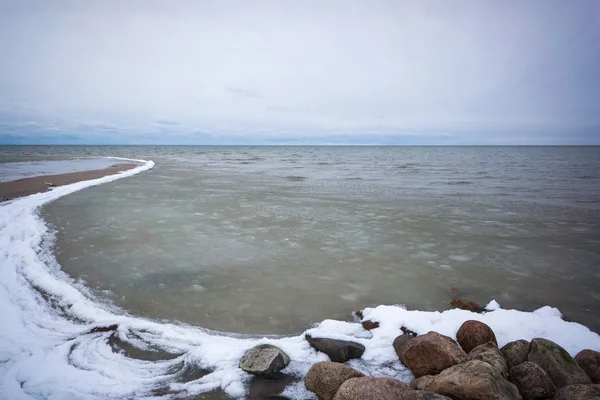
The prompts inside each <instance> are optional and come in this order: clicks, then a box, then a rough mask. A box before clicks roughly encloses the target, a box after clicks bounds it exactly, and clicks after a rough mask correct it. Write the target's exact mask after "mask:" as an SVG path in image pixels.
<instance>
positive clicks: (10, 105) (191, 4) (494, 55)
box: [0, 0, 600, 144]
mask: <svg viewBox="0 0 600 400" xmlns="http://www.w3.org/2000/svg"><path fill="white" fill-rule="evenodd" d="M0 142H1V143H119V144H121V143H122V144H125V143H132V144H138V143H140V144H141V143H148V144H150V143H156V144H163V143H164V144H218V143H220V144H259V143H296V144H300V143H308V144H310V143H348V144H355V143H365V144H374V143H380V144H600V1H598V0H590V1H584V0H573V1H569V0H564V1H552V0H541V1H506V0H502V1H500V0H498V1H485V0H474V1H445V0H440V1H406V2H405V1H323V0H320V1H314V2H313V1H272V2H270V1H245V0H243V1H242V0H239V1H218V2H217V1H183V0H177V1H106V0H103V1H91V0H90V1H72V2H70V1H39V2H33V1H18V0H14V1H6V0H0Z"/></svg>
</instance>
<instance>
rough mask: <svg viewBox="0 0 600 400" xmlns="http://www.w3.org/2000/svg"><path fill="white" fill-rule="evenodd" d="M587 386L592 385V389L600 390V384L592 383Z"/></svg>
mask: <svg viewBox="0 0 600 400" xmlns="http://www.w3.org/2000/svg"><path fill="white" fill-rule="evenodd" d="M587 386H588V387H591V388H592V389H596V390H597V391H599V392H600V384H597V383H592V384H591V385H587Z"/></svg>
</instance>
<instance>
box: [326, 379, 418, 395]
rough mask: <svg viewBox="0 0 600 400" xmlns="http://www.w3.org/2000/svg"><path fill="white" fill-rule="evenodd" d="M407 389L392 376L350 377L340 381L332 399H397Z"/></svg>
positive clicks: (404, 384)
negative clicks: (340, 384)
mask: <svg viewBox="0 0 600 400" xmlns="http://www.w3.org/2000/svg"><path fill="white" fill-rule="evenodd" d="M407 390H408V385H406V383H404V382H402V381H399V380H397V379H392V378H374V377H372V376H365V377H363V378H352V379H348V380H347V381H346V382H344V383H342V386H340V388H339V390H338V391H337V393H336V394H335V397H334V400H398V399H400V398H401V396H402V394H403V393H404V392H406V391H407Z"/></svg>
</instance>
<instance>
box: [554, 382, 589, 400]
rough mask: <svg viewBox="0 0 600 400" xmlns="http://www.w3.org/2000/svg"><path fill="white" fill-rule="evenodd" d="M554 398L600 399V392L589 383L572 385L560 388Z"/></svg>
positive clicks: (562, 399)
mask: <svg viewBox="0 0 600 400" xmlns="http://www.w3.org/2000/svg"><path fill="white" fill-rule="evenodd" d="M553 400H600V392H599V391H597V390H596V389H594V388H591V387H589V386H588V385H570V386H565V387H563V388H562V389H559V390H558V392H556V396H554V399H553Z"/></svg>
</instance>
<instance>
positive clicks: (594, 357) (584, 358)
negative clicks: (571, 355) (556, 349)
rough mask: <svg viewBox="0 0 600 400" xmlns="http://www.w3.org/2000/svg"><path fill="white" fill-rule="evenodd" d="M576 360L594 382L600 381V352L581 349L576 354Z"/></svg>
mask: <svg viewBox="0 0 600 400" xmlns="http://www.w3.org/2000/svg"><path fill="white" fill-rule="evenodd" d="M575 361H576V362H577V364H579V366H580V367H581V369H582V370H583V371H584V372H585V373H586V374H587V376H589V377H590V379H591V380H592V382H593V383H600V352H598V351H594V350H590V349H585V350H581V351H580V352H579V353H578V354H577V355H576V356H575Z"/></svg>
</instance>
